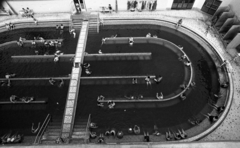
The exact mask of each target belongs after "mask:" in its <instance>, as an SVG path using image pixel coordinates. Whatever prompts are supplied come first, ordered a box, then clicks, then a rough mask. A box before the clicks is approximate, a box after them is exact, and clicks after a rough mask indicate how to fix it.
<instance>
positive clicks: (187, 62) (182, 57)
mask: <svg viewBox="0 0 240 148" xmlns="http://www.w3.org/2000/svg"><path fill="white" fill-rule="evenodd" d="M178 47H179V49H180V50H183V47H182V46H181V45H179V46H178ZM178 59H179V60H180V61H182V62H183V64H184V65H186V66H190V65H191V64H192V63H191V61H190V59H189V58H188V57H187V55H186V54H185V53H184V54H183V55H182V56H181V57H179V58H178Z"/></svg>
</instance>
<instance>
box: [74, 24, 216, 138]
mask: <svg viewBox="0 0 240 148" xmlns="http://www.w3.org/2000/svg"><path fill="white" fill-rule="evenodd" d="M149 32H150V33H151V34H152V35H157V36H158V37H160V38H163V39H166V40H169V41H171V42H173V43H174V44H176V45H182V46H183V47H184V49H183V50H184V52H185V53H186V54H187V55H188V56H189V57H190V60H191V62H192V65H193V69H194V81H195V83H196V86H195V87H194V88H193V89H192V90H191V92H190V94H188V96H187V99H186V100H184V101H182V102H180V103H178V104H176V105H173V106H169V107H165V108H158V109H156V108H148V109H135V108H133V109H127V110H125V109H114V110H103V109H101V108H99V107H97V106H96V99H97V96H98V95H104V96H110V97H119V96H123V95H125V94H126V95H129V94H134V95H135V94H143V96H151V97H155V94H156V92H158V91H163V92H164V93H166V94H168V93H171V92H172V91H173V90H175V89H176V88H177V87H179V85H180V84H181V80H182V77H183V73H184V72H183V67H182V66H181V65H178V64H179V60H178V57H177V56H176V55H175V54H173V53H171V51H170V50H168V49H167V48H165V47H163V46H159V45H154V44H144V45H143V44H134V45H133V47H130V46H129V45H127V44H126V45H124V44H121V45H117V44H115V45H103V46H102V47H101V46H100V45H101V39H102V38H105V37H110V36H112V35H115V34H117V35H118V37H144V36H146V34H147V33H149ZM99 49H101V50H102V52H103V53H125V52H126V53H132V52H149V51H150V52H152V55H153V56H152V60H151V61H111V62H109V61H96V62H89V63H90V64H91V69H92V71H93V74H92V75H93V76H116V75H120V76H122V75H148V74H156V73H157V74H159V73H161V75H162V76H163V81H162V83H161V84H159V85H158V86H156V85H153V86H152V88H147V86H146V84H138V86H136V85H135V86H133V85H97V86H96V85H95V86H90V85H81V87H80V90H79V98H78V107H77V116H78V117H81V116H86V115H88V114H91V117H92V121H93V122H96V123H97V124H98V125H99V127H101V128H99V129H98V130H94V131H96V132H97V133H98V134H99V133H104V132H105V131H106V130H108V129H109V128H116V129H117V130H122V131H124V134H125V133H126V134H127V129H128V128H129V127H133V126H134V125H135V124H136V125H139V126H140V127H141V128H142V129H144V130H145V131H151V132H152V131H153V125H154V124H156V125H157V126H158V128H159V131H160V132H162V133H165V132H166V130H167V129H168V128H170V129H173V130H177V129H178V128H183V129H184V130H187V129H189V128H191V127H192V125H190V124H189V123H188V122H187V121H188V119H189V118H192V117H198V118H199V119H204V118H205V117H203V116H202V115H201V114H200V113H207V112H210V111H211V108H210V107H208V105H207V102H208V99H209V97H210V96H211V94H212V93H217V92H218V91H219V83H218V81H217V79H218V73H217V72H216V71H217V70H216V66H215V65H214V62H213V60H212V59H211V57H210V56H209V55H208V53H207V52H206V51H205V49H204V48H203V47H202V46H201V45H200V44H199V43H197V42H196V41H195V40H193V39H191V38H190V37H188V36H186V35H184V34H182V33H180V32H178V31H176V30H173V29H170V28H167V27H163V26H156V25H113V26H111V25H105V26H104V27H103V28H101V30H100V33H99V34H97V35H94V36H93V35H92V36H91V35H89V37H88V40H87V47H86V52H88V53H97V52H98V50H99ZM83 76H85V75H84V74H83Z"/></svg>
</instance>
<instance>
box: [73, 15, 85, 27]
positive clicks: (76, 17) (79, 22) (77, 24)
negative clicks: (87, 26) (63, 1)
mask: <svg viewBox="0 0 240 148" xmlns="http://www.w3.org/2000/svg"><path fill="white" fill-rule="evenodd" d="M82 22H83V17H81V16H80V15H77V14H75V15H72V16H71V21H70V26H71V29H76V30H80V29H81V26H82Z"/></svg>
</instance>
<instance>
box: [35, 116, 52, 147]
mask: <svg viewBox="0 0 240 148" xmlns="http://www.w3.org/2000/svg"><path fill="white" fill-rule="evenodd" d="M50 120H51V116H49V118H48V121H47V122H46V124H45V126H44V129H43V130H42V132H41V134H40V136H39V138H38V142H37V143H39V142H40V140H41V138H42V136H43V133H44V132H45V130H46V128H47V126H48V124H49V122H50Z"/></svg>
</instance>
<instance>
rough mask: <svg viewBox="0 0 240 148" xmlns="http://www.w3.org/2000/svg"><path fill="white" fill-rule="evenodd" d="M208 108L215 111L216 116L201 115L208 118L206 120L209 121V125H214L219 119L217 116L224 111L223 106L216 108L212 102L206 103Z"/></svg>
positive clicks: (209, 114)
mask: <svg viewBox="0 0 240 148" xmlns="http://www.w3.org/2000/svg"><path fill="white" fill-rule="evenodd" d="M208 104H209V106H211V107H212V108H213V109H214V110H215V111H216V114H214V115H213V114H211V113H207V114H202V115H203V116H205V117H206V118H208V120H209V121H210V123H214V122H216V121H217V120H218V119H219V115H220V114H221V113H222V112H223V111H224V110H225V106H224V105H223V106H218V105H217V104H215V103H212V102H210V101H209V102H208Z"/></svg>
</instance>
